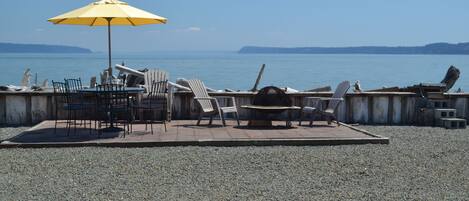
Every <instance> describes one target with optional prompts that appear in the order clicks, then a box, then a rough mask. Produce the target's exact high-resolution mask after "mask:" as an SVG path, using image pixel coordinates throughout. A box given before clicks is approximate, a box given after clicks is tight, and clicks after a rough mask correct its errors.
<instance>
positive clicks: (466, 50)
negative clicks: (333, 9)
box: [239, 43, 469, 54]
mask: <svg viewBox="0 0 469 201" xmlns="http://www.w3.org/2000/svg"><path fill="white" fill-rule="evenodd" d="M239 53H243V54H250V53H269V54H469V43H457V44H450V43H432V44H428V45H425V46H413V47H412V46H409V47H400V46H399V47H386V46H360V47H294V48H284V47H257V46H246V47H243V48H241V50H239Z"/></svg>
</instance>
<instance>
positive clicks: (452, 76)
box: [441, 66, 461, 92]
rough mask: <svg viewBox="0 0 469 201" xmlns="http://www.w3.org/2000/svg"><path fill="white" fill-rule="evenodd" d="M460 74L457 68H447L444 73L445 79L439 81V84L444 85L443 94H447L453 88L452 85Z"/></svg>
mask: <svg viewBox="0 0 469 201" xmlns="http://www.w3.org/2000/svg"><path fill="white" fill-rule="evenodd" d="M460 74H461V72H460V71H459V69H458V68H456V67H454V66H450V67H449V69H448V71H447V72H446V75H445V77H444V78H443V80H442V81H441V84H445V85H446V89H445V92H448V91H449V90H450V89H451V88H453V86H454V84H455V83H456V81H457V80H458V79H459V75H460Z"/></svg>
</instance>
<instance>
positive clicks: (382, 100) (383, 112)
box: [0, 92, 469, 125]
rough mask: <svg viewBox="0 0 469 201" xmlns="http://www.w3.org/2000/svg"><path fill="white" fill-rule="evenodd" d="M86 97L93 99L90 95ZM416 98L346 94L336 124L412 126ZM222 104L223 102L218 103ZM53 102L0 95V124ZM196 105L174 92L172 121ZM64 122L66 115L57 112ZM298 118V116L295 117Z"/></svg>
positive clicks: (39, 117) (462, 107)
mask: <svg viewBox="0 0 469 201" xmlns="http://www.w3.org/2000/svg"><path fill="white" fill-rule="evenodd" d="M211 95H212V96H234V97H236V102H237V106H238V107H240V106H241V105H246V104H250V103H251V101H252V98H253V96H254V93H251V92H229V93H228V92H226V93H211ZM288 95H289V96H290V98H291V99H292V101H293V104H294V105H297V106H303V105H304V104H305V103H304V98H305V97H309V96H321V97H329V96H331V95H332V94H331V93H314V92H299V93H289V94H288ZM445 96H446V97H447V98H448V99H450V100H451V107H453V108H456V109H457V111H458V116H460V117H464V118H466V119H469V93H463V94H445ZM88 98H90V99H91V98H93V96H90V97H88ZM417 100H418V96H417V95H416V94H414V93H407V92H364V93H350V94H347V96H346V98H345V102H344V103H343V104H341V105H340V106H339V109H338V111H337V115H338V118H339V120H340V121H342V122H346V123H360V124H385V125H411V124H414V123H415V117H416V112H417V111H416V109H415V104H416V101H417ZM221 104H222V105H223V104H224V103H223V101H222V103H221ZM54 105H55V103H54V98H53V93H51V92H0V124H3V125H31V124H36V123H39V122H41V121H43V120H47V119H54V115H55V106H54ZM197 109H198V107H197V105H196V103H195V102H194V101H193V96H192V94H191V93H189V92H176V93H174V98H173V107H172V119H195V118H196V117H197ZM238 111H239V113H240V118H242V119H246V118H248V115H249V111H246V110H244V109H241V108H239V109H238ZM58 113H59V117H60V118H62V119H64V118H65V117H66V112H64V111H60V110H59V111H58ZM297 115H298V114H297Z"/></svg>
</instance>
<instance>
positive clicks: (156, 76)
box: [144, 69, 173, 121]
mask: <svg viewBox="0 0 469 201" xmlns="http://www.w3.org/2000/svg"><path fill="white" fill-rule="evenodd" d="M144 79H145V84H144V87H145V89H146V91H145V96H144V97H146V96H148V95H149V94H150V92H151V91H150V90H151V89H152V84H153V82H157V83H158V82H163V81H168V80H169V73H168V72H166V71H164V70H161V69H149V70H148V71H147V72H145V73H144ZM167 89H168V90H167V93H166V101H167V103H166V107H167V109H166V111H165V112H166V120H167V121H171V109H172V106H173V104H172V100H173V94H172V89H171V87H170V86H169V85H168V87H167Z"/></svg>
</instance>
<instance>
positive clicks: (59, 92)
mask: <svg viewBox="0 0 469 201" xmlns="http://www.w3.org/2000/svg"><path fill="white" fill-rule="evenodd" d="M52 86H53V87H54V99H55V102H56V106H58V104H67V103H69V102H70V101H69V96H68V90H67V85H66V84H65V82H54V80H52Z"/></svg>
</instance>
